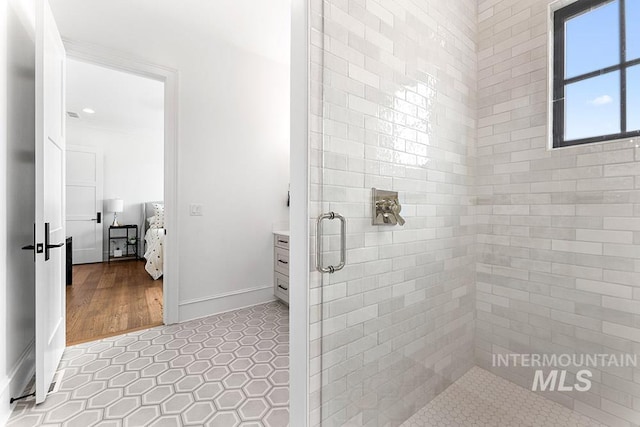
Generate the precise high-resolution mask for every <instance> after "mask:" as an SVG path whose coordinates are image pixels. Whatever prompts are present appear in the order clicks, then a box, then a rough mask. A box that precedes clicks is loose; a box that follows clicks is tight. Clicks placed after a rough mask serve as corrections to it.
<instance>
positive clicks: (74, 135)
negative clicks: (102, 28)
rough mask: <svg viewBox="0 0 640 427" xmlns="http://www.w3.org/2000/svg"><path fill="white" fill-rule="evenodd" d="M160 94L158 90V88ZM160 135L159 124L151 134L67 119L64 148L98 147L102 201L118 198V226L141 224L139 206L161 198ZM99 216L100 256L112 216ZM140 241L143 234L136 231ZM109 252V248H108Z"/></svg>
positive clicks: (105, 245) (162, 186) (162, 188)
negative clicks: (120, 204) (121, 208)
mask: <svg viewBox="0 0 640 427" xmlns="http://www.w3.org/2000/svg"><path fill="white" fill-rule="evenodd" d="M159 89H160V90H162V89H161V88H159ZM163 138H164V134H163V128H162V123H159V128H158V129H157V130H156V131H155V132H150V131H133V130H129V131H127V130H122V131H118V130H115V129H104V128H97V127H92V126H87V125H83V124H82V123H81V122H78V121H77V120H75V119H67V145H81V146H87V147H98V148H100V149H101V150H102V152H103V156H104V157H103V162H104V187H103V193H104V199H105V200H108V199H115V198H121V199H123V200H124V212H122V213H120V214H118V222H119V223H120V224H138V225H139V226H140V225H141V224H142V213H141V211H142V203H145V202H149V201H155V200H163V198H164V182H163V179H164V151H163V149H164V145H163V144H164V141H163ZM102 212H103V224H104V256H105V259H106V257H107V251H108V250H109V242H108V240H107V237H108V234H107V232H108V229H109V225H111V223H112V222H113V213H112V212H107V211H105V210H103V211H102ZM139 232H140V234H141V235H140V239H143V237H144V236H142V233H143V230H140V231H139ZM112 249H113V248H112Z"/></svg>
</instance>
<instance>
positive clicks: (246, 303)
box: [178, 285, 275, 322]
mask: <svg viewBox="0 0 640 427" xmlns="http://www.w3.org/2000/svg"><path fill="white" fill-rule="evenodd" d="M274 299H275V298H274V296H273V285H267V286H256V287H253V288H247V289H240V290H237V291H232V292H226V293H224V294H218V295H211V296H206V297H201V298H193V299H190V300H185V301H181V302H180V303H179V304H178V306H179V319H180V322H186V321H189V320H193V319H199V318H202V317H208V316H213V315H215V314H219V313H226V312H228V311H232V310H239V309H241V308H246V307H251V306H254V305H257V304H263V303H266V302H270V301H273V300H274Z"/></svg>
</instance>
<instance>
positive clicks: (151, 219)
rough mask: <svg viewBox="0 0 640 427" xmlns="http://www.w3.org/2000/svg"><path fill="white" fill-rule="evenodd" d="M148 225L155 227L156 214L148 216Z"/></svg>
mask: <svg viewBox="0 0 640 427" xmlns="http://www.w3.org/2000/svg"><path fill="white" fill-rule="evenodd" d="M147 225H148V226H149V228H155V225H156V217H155V216H150V217H149V218H147Z"/></svg>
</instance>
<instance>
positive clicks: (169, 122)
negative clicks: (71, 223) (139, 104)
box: [63, 39, 180, 325]
mask: <svg viewBox="0 0 640 427" xmlns="http://www.w3.org/2000/svg"><path fill="white" fill-rule="evenodd" d="M63 41H64V45H65V48H66V50H67V57H69V58H72V59H76V60H79V61H84V62H88V63H92V64H96V65H101V66H103V67H107V68H111V69H113V70H118V71H124V72H127V73H131V74H136V75H139V76H142V77H147V78H150V79H154V80H158V81H161V82H163V83H164V99H165V105H164V203H165V224H166V229H167V235H166V237H165V245H164V251H165V252H164V275H163V276H164V278H163V289H162V295H163V300H164V301H163V307H164V310H163V320H164V323H165V324H166V325H170V324H172V323H177V322H178V321H179V319H180V318H179V313H178V312H179V309H178V298H179V293H178V286H179V283H178V277H179V276H178V271H179V257H178V254H179V248H178V235H179V230H178V224H179V221H178V193H177V191H178V180H179V174H178V94H179V93H178V90H179V87H178V85H179V79H178V77H179V75H178V70H175V69H172V68H168V67H164V66H162V65H157V64H151V63H148V62H144V61H140V60H138V59H135V58H130V57H128V56H126V55H124V54H122V53H121V52H116V51H113V50H110V49H105V48H103V47H101V46H96V45H92V44H88V43H79V42H76V41H73V40H66V39H64V40H63Z"/></svg>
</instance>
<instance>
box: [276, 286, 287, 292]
mask: <svg viewBox="0 0 640 427" xmlns="http://www.w3.org/2000/svg"><path fill="white" fill-rule="evenodd" d="M278 287H279V288H280V289H284V290H285V291H287V290H289V288H285V287H284V286H282V285H278Z"/></svg>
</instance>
